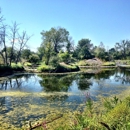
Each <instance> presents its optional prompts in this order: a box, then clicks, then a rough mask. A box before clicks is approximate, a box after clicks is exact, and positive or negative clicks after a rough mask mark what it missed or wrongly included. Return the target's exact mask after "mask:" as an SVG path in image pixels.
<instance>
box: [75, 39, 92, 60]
mask: <svg viewBox="0 0 130 130" xmlns="http://www.w3.org/2000/svg"><path fill="white" fill-rule="evenodd" d="M92 47H93V44H92V43H91V40H89V39H81V40H80V41H79V42H78V45H77V48H76V50H75V55H76V57H77V58H78V59H89V58H93V57H92V54H91V49H92Z"/></svg>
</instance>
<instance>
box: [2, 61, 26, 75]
mask: <svg viewBox="0 0 130 130" xmlns="http://www.w3.org/2000/svg"><path fill="white" fill-rule="evenodd" d="M17 71H18V72H19V71H24V67H23V66H22V65H21V64H20V63H18V64H15V63H12V64H11V66H5V65H0V76H6V75H10V74H13V72H17Z"/></svg>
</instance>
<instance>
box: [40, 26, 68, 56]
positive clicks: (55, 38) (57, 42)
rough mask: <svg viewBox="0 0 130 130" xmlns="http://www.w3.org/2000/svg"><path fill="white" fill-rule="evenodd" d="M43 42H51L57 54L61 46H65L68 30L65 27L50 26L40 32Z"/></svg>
mask: <svg viewBox="0 0 130 130" xmlns="http://www.w3.org/2000/svg"><path fill="white" fill-rule="evenodd" d="M41 35H42V39H43V44H44V42H46V43H47V42H48V43H50V42H51V43H52V44H53V49H54V52H55V53H56V54H57V53H59V51H60V50H61V49H63V47H66V45H67V43H68V38H69V32H68V31H67V30H66V29H65V28H61V27H58V28H51V29H50V30H49V31H42V32H41Z"/></svg>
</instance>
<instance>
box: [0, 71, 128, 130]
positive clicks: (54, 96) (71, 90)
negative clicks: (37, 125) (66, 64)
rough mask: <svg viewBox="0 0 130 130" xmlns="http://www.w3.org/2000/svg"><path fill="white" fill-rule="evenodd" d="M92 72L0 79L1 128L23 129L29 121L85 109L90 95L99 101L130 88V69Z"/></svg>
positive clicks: (28, 75) (17, 76)
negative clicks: (100, 98)
mask: <svg viewBox="0 0 130 130" xmlns="http://www.w3.org/2000/svg"><path fill="white" fill-rule="evenodd" d="M88 72H89V73H88ZM88 72H87V73H86V72H85V70H83V72H82V73H73V74H71V73H70V74H59V75H55V74H48V75H45V74H19V75H15V76H12V77H11V78H9V79H8V80H4V81H0V128H1V127H5V129H11V128H12V127H15V128H19V127H22V126H24V125H26V124H27V121H32V122H35V121H40V120H43V119H45V118H47V117H48V118H49V117H52V115H53V116H56V115H58V114H61V113H68V111H71V112H73V111H74V110H80V111H82V109H83V108H84V106H85V101H86V100H87V99H88V98H91V99H92V100H94V101H98V100H99V97H108V96H110V95H113V94H120V93H121V92H122V91H124V90H127V89H130V70H122V69H104V70H98V71H97V69H95V70H92V71H91V70H90V71H88ZM7 122H8V123H7Z"/></svg>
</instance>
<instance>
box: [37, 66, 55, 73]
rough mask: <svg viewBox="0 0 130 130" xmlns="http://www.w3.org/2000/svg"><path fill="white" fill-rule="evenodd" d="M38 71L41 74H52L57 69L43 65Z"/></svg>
mask: <svg viewBox="0 0 130 130" xmlns="http://www.w3.org/2000/svg"><path fill="white" fill-rule="evenodd" d="M37 70H38V71H39V72H52V71H54V70H55V68H54V67H52V66H49V65H45V64H42V65H40V66H39V67H38V68H37Z"/></svg>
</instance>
